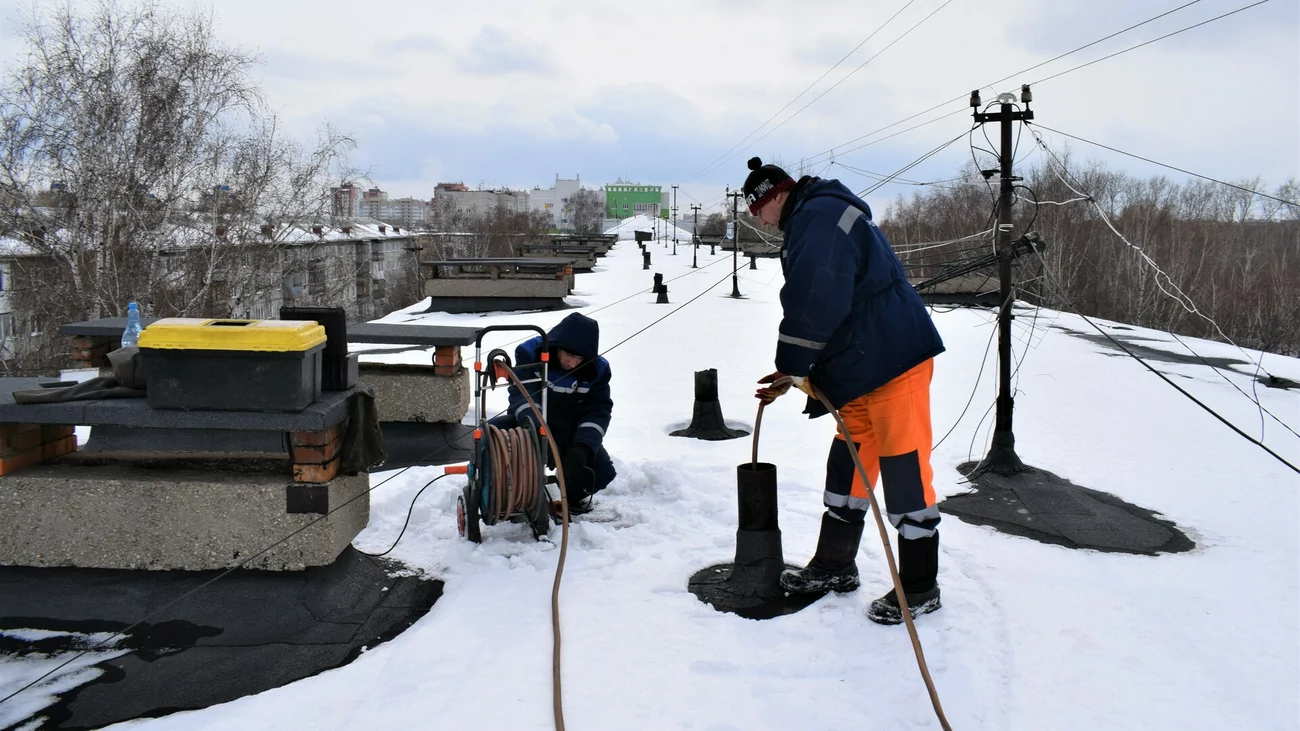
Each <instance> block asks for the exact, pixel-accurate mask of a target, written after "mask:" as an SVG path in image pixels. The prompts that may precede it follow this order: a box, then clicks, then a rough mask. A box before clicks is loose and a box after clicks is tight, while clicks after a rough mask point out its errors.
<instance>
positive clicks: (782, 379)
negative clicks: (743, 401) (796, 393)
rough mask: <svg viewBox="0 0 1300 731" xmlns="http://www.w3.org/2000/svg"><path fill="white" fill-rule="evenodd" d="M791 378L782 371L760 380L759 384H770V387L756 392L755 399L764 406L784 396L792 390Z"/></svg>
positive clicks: (774, 372)
mask: <svg viewBox="0 0 1300 731" xmlns="http://www.w3.org/2000/svg"><path fill="white" fill-rule="evenodd" d="M789 379H790V377H789V376H787V375H786V374H784V373H782V372H781V371H773V372H771V373H769V374H767V375H766V376H763V377H762V378H760V379H758V382H759V383H768V384H771V385H770V386H766V387H764V388H760V389H758V390H757V391H755V392H754V398H756V399H758V400H759V402H760V403H762V404H763V405H764V406H767V405H768V404H770V403H772V402H773V401H775V400H776V399H777V398H778V397H780V396H784V395H785V392H786V391H789V390H790V384H791V382H790V380H789Z"/></svg>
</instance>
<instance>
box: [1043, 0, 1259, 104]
mask: <svg viewBox="0 0 1300 731" xmlns="http://www.w3.org/2000/svg"><path fill="white" fill-rule="evenodd" d="M1266 2H1269V0H1259V1H1258V2H1255V3H1251V4H1250V5H1245V6H1242V7H1240V8H1237V9H1236V10H1233V11H1230V12H1227V13H1224V14H1223V15H1218V16H1215V17H1213V18H1210V19H1209V20H1202V21H1201V22H1199V23H1196V24H1194V25H1189V26H1187V27H1186V28H1181V29H1179V30H1176V31H1174V32H1173V33H1166V34H1164V35H1162V36H1160V37H1158V38H1152V39H1151V40H1149V41H1146V42H1145V43H1139V44H1137V45H1136V46H1129V47H1128V48H1125V49H1124V50H1122V51H1116V52H1114V53H1112V54H1109V55H1107V56H1102V57H1101V58H1098V59H1093V60H1092V61H1089V62H1088V63H1084V64H1079V65H1078V66H1075V67H1074V68H1070V69H1066V70H1064V71H1062V72H1060V73H1056V74H1052V75H1051V76H1047V77H1044V78H1041V79H1039V80H1038V81H1035V82H1033V83H1032V84H1030V86H1033V85H1036V84H1041V83H1043V82H1044V81H1051V80H1052V79H1055V78H1057V77H1058V76H1064V75H1066V74H1068V73H1070V72H1073V71H1078V70H1079V69H1081V68H1086V67H1088V66H1091V65H1093V64H1094V63H1101V62H1102V61H1105V60H1106V59H1109V58H1115V57H1116V56H1119V55H1122V54H1125V53H1128V52H1129V51H1136V50H1137V49H1139V48H1142V47H1143V46H1149V45H1151V44H1152V43H1155V42H1156V41H1163V40H1164V39H1166V38H1170V37H1172V36H1176V35H1178V34H1179V33H1186V32H1187V31H1189V30H1192V29H1193V28H1200V27H1201V26H1203V25H1205V24H1207V23H1213V22H1214V21H1216V20H1222V19H1224V18H1226V17H1228V16H1229V15H1236V14H1237V13H1240V12H1241V11H1243V10H1250V9H1251V8H1253V7H1256V6H1259V5H1263V4H1264V3H1266Z"/></svg>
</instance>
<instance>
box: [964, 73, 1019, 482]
mask: <svg viewBox="0 0 1300 731" xmlns="http://www.w3.org/2000/svg"><path fill="white" fill-rule="evenodd" d="M1033 98H1034V97H1033V95H1032V94H1031V93H1030V91H1029V85H1028V84H1026V85H1024V86H1021V87H1020V101H1021V103H1023V104H1024V109H1023V110H1021V111H1015V110H1014V109H1013V106H1014V105H1015V103H1016V97H1015V95H1014V94H1010V93H1008V94H999V95H998V100H997V104H998V107H999V111H997V112H995V113H992V114H985V113H983V112H981V111H980V107H981V106H982V103H981V102H980V94H979V90H978V89H976V90H975V91H972V92H971V96H970V105H971V107H973V108H974V109H975V115H974V116H975V123H976V124H988V123H989V122H997V123H999V125H1000V126H1001V132H1002V145H1001V148H1002V149H1001V152H1000V155H999V158H1000V159H999V162H1000V163H1001V164H1000V166H999V169H998V170H997V171H996V172H998V173H999V174H1000V176H1001V182H1002V187H1001V190H1000V193H999V195H998V231H997V237H998V239H997V241H998V244H997V253H998V278H999V279H1000V283H1001V288H1000V290H999V291H1000V292H1001V294H1000V296H999V299H1000V300H1001V302H1002V305H1001V307H1000V309H999V310H998V401H997V417H996V421H995V422H994V426H993V445H992V446H991V447H990V448H989V453H988V455H987V456H985V457H984V461H982V462H980V464H979V466H977V467H976V468H975V473H980V472H988V471H992V472H994V473H996V474H999V475H1013V474H1016V473H1017V472H1024V471H1026V470H1028V469H1029V468H1028V467H1026V466H1025V464H1024V463H1023V462H1021V461H1020V457H1019V456H1017V455H1016V436H1015V433H1014V432H1013V431H1012V428H1011V415H1012V411H1013V409H1014V407H1015V397H1014V394H1013V393H1012V390H1011V320H1012V319H1013V318H1014V315H1013V314H1012V308H1011V306H1012V304H1013V303H1014V301H1015V290H1014V289H1013V287H1012V284H1011V259H1012V256H1013V255H1012V250H1011V205H1012V203H1013V201H1014V200H1015V183H1016V181H1017V180H1020V179H1021V178H1017V177H1014V176H1013V175H1012V171H1011V163H1012V157H1013V156H1014V154H1015V146H1014V143H1013V142H1012V134H1011V132H1012V127H1013V126H1014V123H1015V122H1026V121H1028V120H1031V119H1033V118H1034V113H1033V112H1032V111H1030V109H1029V102H1031V101H1033ZM984 172H985V173H986V177H989V176H991V175H992V173H993V172H995V171H992V170H989V171H984Z"/></svg>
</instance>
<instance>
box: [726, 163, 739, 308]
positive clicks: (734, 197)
mask: <svg viewBox="0 0 1300 731" xmlns="http://www.w3.org/2000/svg"><path fill="white" fill-rule="evenodd" d="M727 197H728V198H731V296H732V297H735V298H736V299H740V273H739V272H740V265H739V263H738V262H739V255H740V253H739V252H740V219H739V218H738V217H737V214H736V205H737V204H738V203H739V201H740V191H736V192H735V193H732V192H731V186H730V185H728V186H727Z"/></svg>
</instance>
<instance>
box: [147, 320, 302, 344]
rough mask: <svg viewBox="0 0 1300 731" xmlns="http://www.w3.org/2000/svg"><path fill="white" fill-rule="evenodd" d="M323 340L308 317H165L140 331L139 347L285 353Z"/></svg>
mask: <svg viewBox="0 0 1300 731" xmlns="http://www.w3.org/2000/svg"><path fill="white" fill-rule="evenodd" d="M324 342H325V327H324V326H322V325H318V324H317V323H315V322H311V321H308V320H216V319H204V318H198V317H168V318H164V319H161V320H157V321H155V322H153V323H152V324H150V325H149V327H146V328H145V329H144V330H143V331H142V332H141V333H140V343H139V345H140V347H141V348H154V349H157V350H242V351H251V352H257V353H285V352H292V351H305V350H311V349H312V348H314V347H316V346H317V345H322V344H324Z"/></svg>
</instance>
